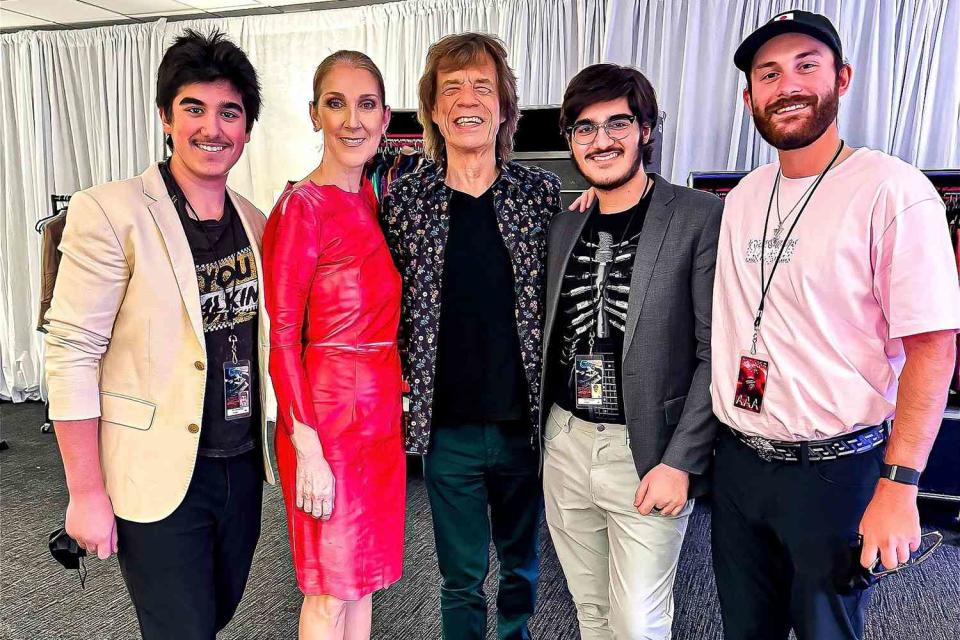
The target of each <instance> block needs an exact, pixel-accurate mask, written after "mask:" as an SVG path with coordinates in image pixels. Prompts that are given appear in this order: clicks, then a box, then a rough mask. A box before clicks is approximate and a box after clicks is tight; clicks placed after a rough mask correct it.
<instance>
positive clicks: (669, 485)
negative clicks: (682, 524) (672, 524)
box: [633, 462, 690, 516]
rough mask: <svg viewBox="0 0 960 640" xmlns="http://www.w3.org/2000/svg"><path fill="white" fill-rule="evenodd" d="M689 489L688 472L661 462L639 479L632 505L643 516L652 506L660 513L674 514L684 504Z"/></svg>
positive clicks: (679, 510)
mask: <svg viewBox="0 0 960 640" xmlns="http://www.w3.org/2000/svg"><path fill="white" fill-rule="evenodd" d="M689 491H690V474H688V473H687V472H686V471H681V470H680V469H674V468H673V467H671V466H669V465H665V464H663V463H662V462H661V463H660V464H658V465H657V466H655V467H654V468H653V469H650V471H648V472H647V473H646V475H644V476H643V479H642V480H640V486H639V487H638V488H637V497H636V499H635V500H634V501H633V506H635V507H636V508H637V511H639V512H640V513H642V514H643V515H645V516H648V515H650V512H651V511H653V509H654V507H656V508H657V509H659V510H660V514H661V515H664V516H676V515H679V514H680V512H681V511H683V508H684V507H685V506H686V504H687V494H688V493H689Z"/></svg>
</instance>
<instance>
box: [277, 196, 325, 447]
mask: <svg viewBox="0 0 960 640" xmlns="http://www.w3.org/2000/svg"><path fill="white" fill-rule="evenodd" d="M319 233H320V228H319V224H318V222H317V219H316V215H315V212H314V211H313V208H312V207H311V206H310V205H309V204H308V203H307V202H305V201H304V199H303V198H302V197H301V196H298V195H297V194H296V193H291V192H289V191H288V192H287V193H284V194H283V195H282V196H281V197H280V200H279V201H278V202H277V204H276V205H275V206H274V208H273V211H272V212H271V214H270V218H269V219H268V220H267V226H266V229H265V230H264V232H263V268H264V279H263V280H264V296H265V298H266V308H267V314H268V315H269V316H270V376H271V378H272V379H273V386H274V390H275V391H276V394H277V414H278V420H277V422H278V423H279V424H282V425H283V426H284V428H285V429H286V430H287V433H290V434H292V433H293V420H291V417H294V418H296V419H297V420H299V421H300V422H302V423H303V424H305V425H307V426H309V427H311V428H312V429H316V428H317V425H318V420H317V415H316V411H315V410H314V406H313V398H312V397H311V394H310V385H309V384H308V382H307V373H306V369H305V368H304V366H303V348H304V346H303V326H304V323H305V322H306V317H307V313H306V312H307V301H308V298H309V296H310V288H311V286H312V285H313V278H314V274H315V273H316V270H317V263H318V260H319V257H320V238H319Z"/></svg>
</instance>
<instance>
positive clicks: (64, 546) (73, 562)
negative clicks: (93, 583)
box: [48, 527, 87, 589]
mask: <svg viewBox="0 0 960 640" xmlns="http://www.w3.org/2000/svg"><path fill="white" fill-rule="evenodd" d="M48 546H49V547H50V555H52V556H53V559H54V560H56V561H57V562H59V563H60V564H61V565H63V567H64V569H76V570H77V575H78V576H80V588H81V589H83V588H84V583H85V581H86V579H87V567H86V566H85V565H84V563H83V559H84V558H85V557H86V555H87V552H86V550H84V549H81V548H80V545H78V544H77V541H76V540H74V539H73V538H71V537H70V536H69V535H67V530H66V529H65V528H63V527H60V528H59V529H57V530H56V531H52V532H51V533H50V542H49V545H48Z"/></svg>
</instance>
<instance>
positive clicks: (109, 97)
mask: <svg viewBox="0 0 960 640" xmlns="http://www.w3.org/2000/svg"><path fill="white" fill-rule="evenodd" d="M164 26H165V23H164V21H159V22H156V23H153V24H148V25H136V26H132V27H106V28H100V29H88V30H83V31H46V32H20V33H15V34H12V35H4V36H2V37H0V107H2V116H0V117H2V132H3V140H2V141H0V147H2V154H0V177H2V185H0V207H2V208H0V305H2V307H0V310H2V311H0V397H2V398H5V399H9V398H12V399H13V400H15V401H19V400H23V399H26V398H36V397H38V395H39V392H40V385H41V378H42V375H41V353H42V340H41V336H40V334H38V333H37V332H36V322H37V305H38V299H39V288H40V284H39V279H40V276H39V274H40V262H39V254H40V236H39V235H38V234H37V233H36V231H34V225H35V224H36V222H37V220H39V219H40V218H42V217H44V216H46V215H47V214H48V213H49V212H50V196H51V195H52V194H71V193H73V192H74V191H76V190H78V189H83V188H86V187H89V186H91V185H94V184H97V183H100V182H106V181H108V180H117V179H120V178H127V177H130V176H131V175H135V174H137V173H139V172H140V171H141V170H142V168H143V167H144V166H146V165H147V164H148V163H150V162H151V161H152V160H153V159H155V158H157V157H158V154H159V153H160V152H161V145H162V144H163V139H162V136H161V133H160V129H159V128H158V127H159V125H158V123H157V121H156V118H155V116H154V111H155V109H153V107H152V104H153V101H154V85H155V82H156V80H155V77H156V76H155V73H156V68H157V65H159V63H160V57H161V55H162V54H163V41H164ZM91 295H96V292H91Z"/></svg>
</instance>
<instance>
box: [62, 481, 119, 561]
mask: <svg viewBox="0 0 960 640" xmlns="http://www.w3.org/2000/svg"><path fill="white" fill-rule="evenodd" d="M66 520H67V522H66V530H67V535H69V536H70V537H71V538H73V539H74V540H76V541H77V544H78V545H80V548H81V549H86V550H87V553H89V554H90V555H94V554H96V556H97V557H98V558H100V559H101V560H106V559H107V558H109V557H110V556H111V555H112V554H114V553H116V552H117V519H116V517H115V516H114V515H113V503H112V502H110V497H109V496H108V495H107V493H106V491H99V492H95V493H88V494H82V495H71V496H70V502H69V503H68V504H67V518H66Z"/></svg>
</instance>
